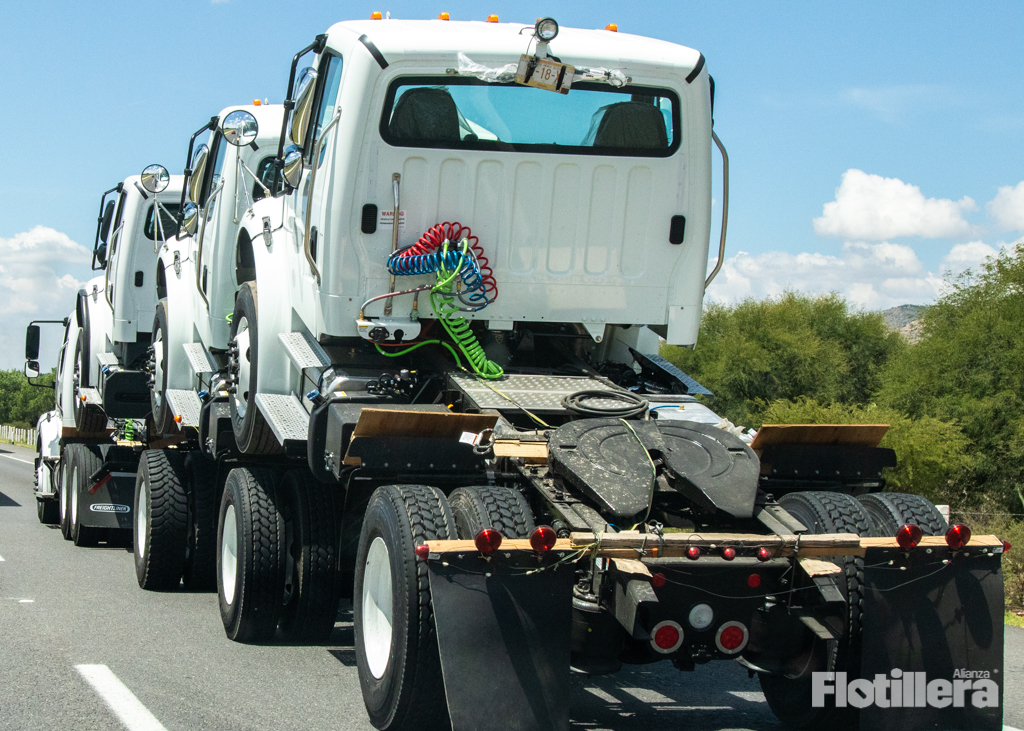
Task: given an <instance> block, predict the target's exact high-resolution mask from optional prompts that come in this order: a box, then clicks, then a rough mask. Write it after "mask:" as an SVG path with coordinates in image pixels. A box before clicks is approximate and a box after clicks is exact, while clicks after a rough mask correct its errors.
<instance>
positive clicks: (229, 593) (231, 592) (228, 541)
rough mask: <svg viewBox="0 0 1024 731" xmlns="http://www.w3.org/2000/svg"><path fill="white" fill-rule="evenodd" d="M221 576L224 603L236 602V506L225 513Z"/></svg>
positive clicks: (221, 543)
mask: <svg viewBox="0 0 1024 731" xmlns="http://www.w3.org/2000/svg"><path fill="white" fill-rule="evenodd" d="M220 576H221V583H222V584H223V585H224V603H225V604H231V602H233V601H234V600H235V581H236V580H237V578H238V526H237V525H236V524H235V506H234V505H228V509H227V510H225V511H224V529H223V530H222V531H221V541H220Z"/></svg>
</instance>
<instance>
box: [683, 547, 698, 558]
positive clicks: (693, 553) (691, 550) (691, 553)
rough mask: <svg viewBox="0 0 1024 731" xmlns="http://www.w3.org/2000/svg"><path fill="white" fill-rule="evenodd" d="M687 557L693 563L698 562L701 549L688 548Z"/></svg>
mask: <svg viewBox="0 0 1024 731" xmlns="http://www.w3.org/2000/svg"><path fill="white" fill-rule="evenodd" d="M686 557H687V558H688V559H690V560H691V561H696V560H697V559H698V558H700V547H699V546H690V547H689V548H687V549H686Z"/></svg>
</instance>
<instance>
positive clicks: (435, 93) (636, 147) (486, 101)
mask: <svg viewBox="0 0 1024 731" xmlns="http://www.w3.org/2000/svg"><path fill="white" fill-rule="evenodd" d="M679 119H680V115H679V97H678V96H677V95H676V93H675V92H673V91H671V90H669V89H661V88H655V87H640V86H624V87H622V88H619V89H616V88H614V87H611V86H608V85H607V84H593V83H580V84H577V85H574V86H573V87H572V89H571V90H570V91H569V93H568V94H558V93H555V92H550V91H545V90H543V89H536V88H533V87H529V86H520V85H518V84H488V83H486V82H483V81H479V80H477V79H452V78H451V77H429V78H427V77H404V78H400V79H396V80H395V81H393V82H392V83H391V85H390V86H389V87H388V95H387V99H386V100H385V102H384V111H383V114H382V115H381V122H380V133H381V136H382V137H383V138H384V141H385V142H387V143H388V144H390V145H394V146H396V147H439V148H445V149H454V150H459V149H465V150H500V151H509V152H541V153H562V154H567V153H568V154H582V155H620V156H641V157H667V156H669V155H671V154H672V153H673V152H675V151H676V150H677V149H678V148H679V140H680V136H681V130H680V122H679Z"/></svg>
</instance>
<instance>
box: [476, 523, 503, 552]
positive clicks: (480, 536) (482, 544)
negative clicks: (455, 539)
mask: <svg viewBox="0 0 1024 731" xmlns="http://www.w3.org/2000/svg"><path fill="white" fill-rule="evenodd" d="M473 542H474V543H475V544H476V548H477V550H478V551H480V553H482V554H484V555H485V556H488V555H490V554H492V553H494V552H495V551H497V550H498V548H500V547H501V533H499V532H498V531H496V530H494V528H483V529H481V530H480V532H478V533H477V534H476V537H474V538H473Z"/></svg>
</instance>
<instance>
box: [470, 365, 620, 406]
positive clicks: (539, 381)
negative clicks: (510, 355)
mask: <svg viewBox="0 0 1024 731" xmlns="http://www.w3.org/2000/svg"><path fill="white" fill-rule="evenodd" d="M451 379H452V381H454V382H455V384H456V385H457V386H458V387H459V388H460V389H462V390H463V391H465V393H466V395H468V396H469V397H470V398H471V399H473V403H475V404H476V406H477V408H480V409H508V408H515V407H516V406H517V404H516V403H513V402H512V401H509V400H508V399H506V398H504V397H503V396H501V395H500V394H498V393H495V392H494V391H493V390H491V388H489V387H488V385H487V384H488V383H489V384H490V385H491V386H493V387H494V388H495V389H497V390H498V391H501V392H502V393H504V394H507V395H508V396H509V397H510V398H512V399H515V401H516V402H518V405H519V406H522V407H524V408H527V409H536V410H540V411H543V410H548V411H563V410H564V409H563V407H562V399H564V398H565V397H566V396H570V395H572V394H574V393H576V392H577V391H614V390H615V389H614V387H612V386H609V385H607V384H604V383H601V381H598V380H596V379H594V378H587V377H585V376H523V375H511V376H505V377H504V378H502V379H501V380H500V381H489V382H485V381H482V380H479V379H476V378H471V377H469V376H463V375H454V374H453V375H452V376H451ZM603 400H604V399H594V401H603ZM615 403H616V404H617V405H621V402H618V401H616V402H615Z"/></svg>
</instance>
